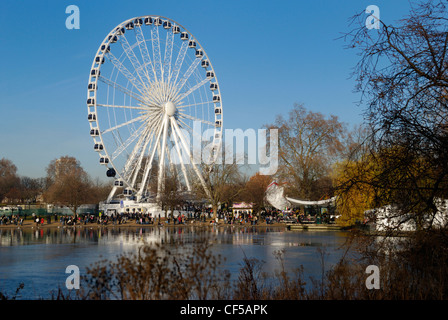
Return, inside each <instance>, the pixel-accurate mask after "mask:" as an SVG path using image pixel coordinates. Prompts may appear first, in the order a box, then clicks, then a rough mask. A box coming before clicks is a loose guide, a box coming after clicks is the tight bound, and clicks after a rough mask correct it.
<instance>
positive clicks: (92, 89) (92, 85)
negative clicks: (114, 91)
mask: <svg viewBox="0 0 448 320" xmlns="http://www.w3.org/2000/svg"><path fill="white" fill-rule="evenodd" d="M87 89H88V90H89V91H95V89H96V84H95V83H94V82H91V83H89V85H88V86H87Z"/></svg>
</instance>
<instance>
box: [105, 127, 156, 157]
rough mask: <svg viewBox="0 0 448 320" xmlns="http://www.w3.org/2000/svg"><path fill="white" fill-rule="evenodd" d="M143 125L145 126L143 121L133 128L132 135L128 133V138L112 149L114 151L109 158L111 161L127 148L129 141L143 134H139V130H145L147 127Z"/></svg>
mask: <svg viewBox="0 0 448 320" xmlns="http://www.w3.org/2000/svg"><path fill="white" fill-rule="evenodd" d="M144 126H145V123H142V124H141V125H140V127H138V128H137V130H135V131H134V132H133V133H132V135H130V136H129V138H128V139H127V140H126V141H125V142H124V143H123V144H121V145H120V146H119V147H118V148H117V149H116V150H115V151H114V153H113V154H112V156H111V160H112V161H114V160H115V159H116V158H117V157H118V156H119V155H120V154H121V153H122V152H123V151H124V150H126V149H127V148H128V146H129V145H131V143H132V142H134V140H135V139H136V138H137V137H138V136H143V135H140V131H146V130H147V128H145V127H144ZM142 129H143V130H142Z"/></svg>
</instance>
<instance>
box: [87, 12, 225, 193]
mask: <svg viewBox="0 0 448 320" xmlns="http://www.w3.org/2000/svg"><path fill="white" fill-rule="evenodd" d="M146 18H154V19H157V18H158V19H161V20H162V21H164V22H166V21H169V22H171V23H172V24H173V27H174V26H178V27H179V28H181V29H182V30H183V32H186V33H188V35H189V36H191V39H194V41H195V42H196V45H197V46H199V48H200V49H201V51H202V52H203V58H201V61H203V60H204V59H205V60H207V61H208V64H207V67H209V68H210V71H212V72H213V83H215V84H216V85H217V89H216V90H217V91H218V96H219V108H220V115H219V121H220V125H219V126H216V125H215V127H214V138H213V145H214V146H215V147H217V148H218V149H219V148H220V147H221V144H222V131H223V129H222V128H223V127H222V123H223V112H222V111H223V110H222V109H223V108H222V98H221V91H220V86H219V81H218V77H217V75H216V72H215V71H214V67H213V65H212V63H211V60H210V58H209V57H208V55H207V52H206V51H205V49H204V48H203V46H202V45H201V44H200V42H199V41H198V40H197V38H196V37H194V36H193V34H192V33H191V32H190V31H189V30H188V29H187V28H185V27H184V26H183V25H181V24H180V23H178V22H176V21H175V20H173V19H170V18H167V17H164V16H160V15H144V16H137V17H133V18H130V19H127V20H125V21H123V22H121V23H120V24H118V25H117V26H115V27H114V28H113V29H112V30H111V31H110V32H109V33H108V34H107V35H106V37H105V38H104V40H103V41H102V42H101V44H100V46H99V48H98V50H97V52H96V54H95V57H94V59H93V62H92V67H91V69H90V77H89V89H88V92H87V99H89V98H92V95H91V92H92V91H91V90H90V84H92V83H94V85H95V87H94V91H93V92H94V94H93V98H94V105H93V109H94V114H95V115H97V116H98V106H101V104H98V101H97V99H96V98H97V90H98V82H99V81H98V80H99V79H100V71H101V65H102V63H103V62H104V60H103V62H101V63H99V64H98V62H96V58H97V57H100V59H104V56H105V54H106V53H108V51H107V50H106V51H105V50H102V49H101V48H102V47H104V46H106V48H110V45H111V40H112V39H114V37H116V36H117V35H118V33H119V32H120V30H122V29H123V28H125V26H126V25H127V24H129V23H131V22H135V21H137V19H146ZM158 26H160V25H158ZM138 27H141V25H140V26H138ZM157 30H158V29H157ZM167 32H170V31H167ZM123 34H124V33H123ZM123 34H122V35H123ZM159 45H160V41H159ZM165 49H166V48H165ZM122 55H123V53H122ZM170 63H171V64H172V61H171V60H170ZM182 63H183V61H182ZM94 70H95V75H94V76H93V75H92V73H93V71H94ZM134 71H135V70H134ZM117 76H118V72H117ZM92 78H94V79H93V81H92ZM109 80H110V79H109ZM210 83H212V81H210ZM127 85H129V82H128V83H127ZM115 89H116V88H115V87H114V90H115ZM134 89H135V88H130V90H131V91H130V92H131V93H132V94H134V95H136V96H139V94H138V93H137V92H136V91H137V90H135V92H134ZM108 90H109V89H108ZM131 98H132V96H131ZM181 100H182V99H181ZM205 103H210V102H207V101H206V102H205ZM90 107H91V106H90ZM115 107H118V106H115ZM182 107H183V108H185V107H186V106H181V107H180V108H182ZM133 108H135V109H138V107H133ZM215 108H216V107H215ZM141 109H143V108H141ZM88 111H89V114H90V111H91V109H90V108H89V105H88ZM130 121H132V120H130ZM89 122H90V129H91V131H92V130H93V129H95V130H98V134H97V135H95V136H93V140H94V143H95V144H97V143H100V144H101V145H102V147H103V149H102V151H101V152H99V154H100V157H101V156H102V155H104V156H105V158H106V159H109V160H108V163H107V164H106V167H107V168H109V169H113V170H115V172H116V174H117V175H118V176H119V180H121V181H123V182H124V183H125V184H126V186H127V187H128V188H131V189H132V190H134V191H137V190H136V188H135V186H134V185H132V184H130V183H129V181H128V178H125V177H123V176H122V172H121V171H120V170H119V168H118V167H116V165H115V164H114V161H113V159H112V157H111V154H110V152H109V150H108V148H107V147H106V143H105V141H104V139H103V135H104V134H105V133H107V130H106V131H101V126H100V122H99V120H98V118H96V119H95V121H89ZM170 122H173V121H172V119H171V120H170ZM93 124H95V125H96V126H95V127H93ZM215 124H216V114H215ZM167 126H168V124H166V125H165V128H167ZM162 127H163V126H161V127H160V129H162ZM110 129H111V128H109V130H110ZM138 130H140V128H139V129H137V130H136V132H137V131H138ZM172 130H173V131H175V130H174V129H172ZM217 132H218V133H219V138H217V137H216V133H217ZM151 139H152V138H151ZM156 140H157V139H156ZM154 152H155V147H154ZM217 157H218V155H215V156H214V159H213V163H214V162H215V161H216V159H217ZM100 159H101V158H100ZM100 161H101V160H100Z"/></svg>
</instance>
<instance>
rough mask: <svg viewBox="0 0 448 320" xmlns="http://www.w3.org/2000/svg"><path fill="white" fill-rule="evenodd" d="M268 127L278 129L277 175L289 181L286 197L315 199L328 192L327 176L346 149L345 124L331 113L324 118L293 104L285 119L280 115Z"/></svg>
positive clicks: (329, 183)
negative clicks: (287, 195)
mask: <svg viewBox="0 0 448 320" xmlns="http://www.w3.org/2000/svg"><path fill="white" fill-rule="evenodd" d="M267 128H268V129H273V128H274V129H278V135H279V146H278V150H279V170H278V172H277V174H276V177H277V178H279V179H280V180H282V181H285V182H288V185H287V190H286V191H287V193H288V194H289V196H295V197H300V198H304V199H310V200H315V199H318V198H320V197H322V196H324V195H326V194H328V193H329V192H330V190H329V188H330V186H331V181H330V180H329V179H326V177H328V176H329V174H330V168H331V164H332V163H334V162H335V161H336V160H337V159H338V158H339V157H340V156H341V155H342V153H343V151H344V150H345V144H344V138H345V135H346V132H347V129H346V127H345V125H344V124H343V123H342V122H340V121H339V120H338V118H337V117H336V116H334V115H331V116H330V117H329V118H326V117H325V116H324V115H322V114H321V113H318V112H312V111H309V110H306V109H305V107H304V106H303V105H300V104H295V105H294V107H293V109H292V110H291V111H290V112H289V114H288V118H287V119H285V118H284V117H283V116H282V115H279V116H277V119H276V120H275V122H274V123H273V124H270V125H267ZM319 184H320V186H319Z"/></svg>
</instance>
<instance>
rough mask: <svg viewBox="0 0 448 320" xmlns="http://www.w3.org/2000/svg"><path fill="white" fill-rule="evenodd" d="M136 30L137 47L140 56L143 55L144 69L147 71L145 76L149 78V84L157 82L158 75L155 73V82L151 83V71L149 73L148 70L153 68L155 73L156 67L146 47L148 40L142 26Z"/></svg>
mask: <svg viewBox="0 0 448 320" xmlns="http://www.w3.org/2000/svg"><path fill="white" fill-rule="evenodd" d="M134 30H135V35H136V39H137V45H138V47H139V49H140V54H141V56H142V59H143V65H142V68H144V69H145V74H146V76H147V77H148V81H149V82H155V79H157V76H156V74H155V73H154V81H151V77H150V75H149V71H148V68H147V66H149V67H151V70H153V71H154V67H153V65H152V62H151V56H150V54H149V51H148V46H147V45H146V39H145V36H144V34H143V30H142V27H141V26H137V27H136V28H134Z"/></svg>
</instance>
